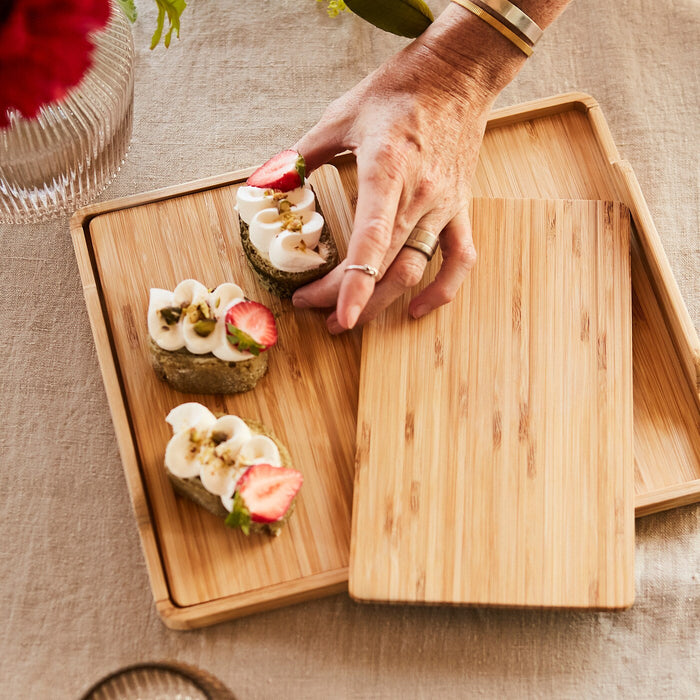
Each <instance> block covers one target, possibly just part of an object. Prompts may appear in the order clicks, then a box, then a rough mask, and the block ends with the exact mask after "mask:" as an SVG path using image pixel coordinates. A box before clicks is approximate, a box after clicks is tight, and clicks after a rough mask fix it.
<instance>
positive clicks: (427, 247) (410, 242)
mask: <svg viewBox="0 0 700 700" xmlns="http://www.w3.org/2000/svg"><path fill="white" fill-rule="evenodd" d="M404 246H408V247H409V248H415V249H416V250H420V252H421V253H424V254H425V255H426V256H427V258H428V260H430V259H431V258H432V257H433V255H435V251H436V250H437V247H438V237H437V236H436V235H435V234H434V233H432V232H430V231H426V230H425V229H424V228H418V227H416V228H414V229H413V231H411V233H410V235H409V236H408V238H407V239H406V242H405V243H404Z"/></svg>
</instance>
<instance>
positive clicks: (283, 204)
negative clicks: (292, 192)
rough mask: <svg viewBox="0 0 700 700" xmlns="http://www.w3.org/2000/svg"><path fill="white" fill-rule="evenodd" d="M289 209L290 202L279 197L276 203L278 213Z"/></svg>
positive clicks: (290, 207)
mask: <svg viewBox="0 0 700 700" xmlns="http://www.w3.org/2000/svg"><path fill="white" fill-rule="evenodd" d="M291 209H292V203H291V202H290V201H289V200H288V199H281V200H280V201H279V202H278V203H277V210H278V211H279V213H280V214H284V213H285V212H288V211H291Z"/></svg>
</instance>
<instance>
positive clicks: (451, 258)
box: [293, 7, 522, 333]
mask: <svg viewBox="0 0 700 700" xmlns="http://www.w3.org/2000/svg"><path fill="white" fill-rule="evenodd" d="M460 10H461V8H459V7H457V8H456V12H457V13H458V14H454V12H451V11H449V10H448V11H446V12H445V13H443V16H441V17H440V20H438V22H437V23H436V24H435V25H433V27H431V28H430V30H428V31H427V32H426V33H425V34H424V35H422V36H421V37H419V38H418V39H417V40H416V41H414V42H413V43H411V44H410V45H409V46H407V47H406V48H405V49H404V50H403V51H401V52H400V53H398V54H397V55H395V56H394V57H393V58H391V59H390V60H389V61H387V62H386V63H385V64H384V65H382V66H381V67H380V68H379V69H377V70H376V71H375V72H374V73H372V74H370V75H369V76H368V77H367V78H365V79H364V80H363V81H362V82H360V83H359V84H358V85H357V86H356V87H355V88H353V89H352V90H350V91H349V92H348V93H346V94H345V95H343V96H342V97H340V98H339V99H338V100H336V101H335V102H333V103H332V104H331V105H330V106H329V108H328V109H327V110H326V112H325V114H324V115H323V117H322V119H321V120H320V121H319V122H318V124H317V125H316V126H315V127H314V128H313V129H311V131H309V132H308V133H307V134H306V135H305V136H303V137H302V138H301V139H300V140H299V142H298V143H297V144H296V145H295V146H294V149H295V150H297V151H298V152H299V153H301V154H302V155H303V156H304V158H305V160H306V164H307V169H308V170H309V171H310V170H313V169H314V168H316V167H318V166H319V165H321V164H322V163H324V162H326V161H327V160H329V159H330V158H331V157H332V156H333V155H335V154H336V153H338V152H340V151H343V150H346V149H349V150H351V151H353V152H354V153H355V155H356V158H357V171H358V200H357V208H356V213H355V221H354V226H353V232H352V236H351V239H350V243H349V246H348V254H347V257H346V259H345V261H343V262H342V263H341V264H340V265H339V266H338V267H337V268H335V270H333V271H332V272H330V273H329V274H328V275H326V276H325V277H323V278H322V279H320V280H317V281H316V282H313V283H312V284H309V285H307V286H305V287H303V288H301V289H300V290H298V291H297V292H296V293H295V295H294V297H293V302H294V305H295V306H297V307H319V308H329V307H333V306H335V307H336V308H335V311H334V312H333V313H331V315H330V316H329V318H328V322H327V323H328V328H329V329H330V331H331V332H334V333H339V332H341V331H343V330H345V329H348V328H352V327H353V326H355V324H356V323H358V322H359V323H364V322H366V321H368V320H370V319H372V318H374V317H375V316H377V315H378V314H379V313H380V312H381V311H382V310H383V309H384V308H386V307H387V306H388V305H389V304H391V303H392V302H393V301H394V300H395V299H396V298H397V297H399V296H401V295H402V294H403V293H404V292H405V291H406V290H407V289H410V288H411V287H413V286H414V285H416V284H417V283H418V282H419V281H420V280H421V278H422V277H423V272H424V270H425V267H426V264H427V257H426V255H425V254H423V253H421V252H420V251H417V250H415V249H413V248H408V247H403V246H404V243H405V242H406V239H407V238H408V236H409V234H410V233H411V231H412V230H413V229H414V228H416V227H419V228H421V229H424V230H427V231H430V232H432V233H434V234H435V235H438V234H439V243H440V248H441V250H442V257H443V261H442V266H441V268H440V270H439V272H438V273H437V275H436V277H435V279H434V280H433V281H432V282H431V283H430V284H429V285H428V286H427V287H426V288H425V289H424V290H423V291H422V292H421V293H420V294H418V295H417V296H416V297H415V298H414V299H413V300H412V301H411V303H410V306H409V313H410V314H411V315H412V316H413V317H414V318H418V317H420V316H423V315H424V314H426V313H428V312H429V311H432V310H433V309H435V308H437V307H438V306H440V305H442V304H445V303H447V302H449V301H451V300H452V299H453V298H454V296H455V295H456V293H457V291H458V290H459V287H460V286H461V284H462V282H463V281H464V279H465V278H466V276H467V274H468V272H469V270H470V268H471V267H472V266H473V265H474V262H475V260H476V251H475V249H474V244H473V241H472V235H471V226H470V222H469V216H468V208H467V207H468V203H469V200H470V197H471V190H470V183H471V179H472V176H473V174H474V170H475V168H476V162H477V156H478V151H479V146H480V144H481V140H482V137H483V133H484V128H485V125H486V118H487V115H488V112H489V109H490V106H491V104H492V102H493V100H494V99H495V97H496V95H497V94H498V92H499V91H500V89H501V87H502V86H503V85H505V84H506V83H507V82H508V80H510V78H511V77H512V75H514V74H515V72H516V71H517V69H518V68H519V66H520V65H521V63H522V58H521V56H520V55H519V54H518V53H517V51H516V52H513V51H512V46H510V45H508V46H505V47H504V46H502V45H500V44H499V43H498V39H499V38H500V37H498V36H496V37H492V36H489V35H488V34H486V37H487V40H484V28H486V29H489V28H488V27H487V26H486V25H483V23H481V24H482V25H483V26H480V24H479V23H478V20H477V24H475V23H474V22H473V18H472V16H471V15H468V14H467V15H466V16H465V15H464V14H459V11H460ZM445 15H447V21H445V20H444V17H445ZM455 18H456V19H455ZM441 21H442V22H443V24H442V25H439V22H441ZM436 25H437V26H436ZM457 32H459V34H457ZM470 32H471V34H472V37H473V41H474V42H477V41H478V42H479V43H478V47H479V48H478V49H473V48H472V47H471V46H468V49H469V52H468V54H467V55H465V54H464V53H463V52H462V51H460V50H455V49H454V48H453V47H454V45H455V44H454V42H455V40H458V42H459V43H458V44H457V45H459V46H462V47H463V45H464V42H465V36H467V37H468V36H469V33H470ZM489 41H492V42H495V45H496V53H499V52H501V53H500V55H499V61H500V63H498V64H495V63H494V62H493V57H492V56H490V55H489V53H488V52H489V49H490V48H491V49H492V48H493V47H489V45H488V42H489ZM467 44H469V42H468V41H467ZM506 44H508V42H506ZM504 51H505V52H506V55H503V52H504ZM365 264H367V265H371V266H373V267H375V268H377V270H378V271H379V275H378V276H377V280H378V281H377V282H376V284H375V279H374V278H373V277H372V276H370V275H367V274H366V273H364V272H362V271H360V270H347V269H346V268H347V266H348V265H365Z"/></svg>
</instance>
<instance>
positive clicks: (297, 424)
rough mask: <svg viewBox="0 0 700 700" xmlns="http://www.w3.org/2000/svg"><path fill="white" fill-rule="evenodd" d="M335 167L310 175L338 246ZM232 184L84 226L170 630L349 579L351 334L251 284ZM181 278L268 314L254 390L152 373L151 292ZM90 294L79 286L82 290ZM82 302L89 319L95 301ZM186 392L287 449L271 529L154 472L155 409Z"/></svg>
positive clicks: (159, 417) (129, 459) (355, 363)
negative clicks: (223, 289)
mask: <svg viewBox="0 0 700 700" xmlns="http://www.w3.org/2000/svg"><path fill="white" fill-rule="evenodd" d="M334 173H335V171H334V170H333V169H332V168H330V167H328V168H326V169H325V170H324V171H321V172H319V173H318V175H317V176H316V177H315V181H316V183H317V186H318V195H319V200H320V201H321V204H322V206H323V205H324V204H325V203H328V204H329V212H328V213H327V215H326V216H327V219H328V222H329V225H330V226H331V229H332V231H334V232H338V234H339V236H340V239H339V240H338V241H337V242H338V247H339V249H340V252H341V253H342V254H344V250H345V241H344V239H343V232H345V231H347V218H348V216H349V214H348V211H347V210H343V207H342V206H340V205H339V204H338V203H334V204H333V206H330V202H327V200H326V198H327V197H328V193H329V192H330V191H337V189H338V182H337V175H335V174H334ZM333 178H336V180H335V181H333ZM217 184H218V183H217ZM236 189H237V184H233V185H228V186H224V187H214V188H213V189H212V188H204V189H202V190H201V191H197V192H194V193H192V194H188V195H187V196H186V197H178V196H173V195H174V194H175V193H174V192H173V191H172V190H170V192H169V193H168V196H166V197H165V198H163V199H162V200H160V201H155V202H151V203H148V204H146V203H145V202H142V201H140V200H139V199H138V198H136V199H133V200H131V204H132V206H129V207H127V208H123V209H119V210H116V211H112V212H109V213H104V214H99V213H98V214H97V215H96V216H95V217H94V218H92V219H91V221H90V223H89V236H90V238H89V242H90V246H91V250H92V255H93V260H92V261H91V262H92V264H93V265H94V268H95V270H96V272H97V274H98V276H99V279H100V293H101V301H102V309H101V310H102V311H103V313H104V319H105V320H106V323H107V329H106V330H107V331H109V336H108V335H107V332H106V330H105V329H104V328H101V329H99V332H98V333H96V335H95V337H96V342H97V344H98V345H100V346H101V356H104V357H110V358H111V355H112V353H114V358H115V359H116V364H118V367H119V373H118V379H117V381H115V376H114V375H115V374H116V372H115V373H112V371H111V369H112V368H111V367H110V368H108V370H109V371H108V372H106V373H105V376H106V378H107V377H109V381H108V382H107V383H106V386H107V390H108V392H109V393H110V394H111V395H112V396H114V394H115V393H116V392H117V391H119V392H120V397H119V398H115V399H114V400H113V401H112V403H113V404H114V405H116V406H119V405H120V401H121V400H123V404H124V406H125V408H126V410H125V411H124V413H126V414H128V416H129V418H130V425H128V426H127V424H126V423H125V421H124V420H122V418H123V417H124V415H123V412H122V411H119V412H118V415H117V418H116V419H115V427H116V429H117V431H118V432H119V433H121V435H122V440H120V442H121V443H129V438H127V431H129V430H130V433H131V436H132V437H133V443H135V446H136V450H137V452H138V464H139V466H140V472H139V470H138V469H137V468H134V467H135V460H134V455H133V454H127V455H126V458H125V467H126V468H127V472H128V474H129V480H130V482H131V481H136V480H139V479H140V478H141V475H142V478H143V480H144V481H145V489H146V490H147V492H148V495H149V505H150V510H151V515H150V516H148V517H149V518H150V517H152V518H153V523H154V530H155V533H157V538H158V546H159V550H160V556H161V558H162V563H163V570H164V574H165V579H166V580H167V587H168V595H166V596H163V595H162V590H161V587H160V586H159V588H158V591H157V594H156V600H157V605H158V607H159V609H160V610H161V613H162V614H163V617H164V619H165V620H166V622H168V623H169V624H172V625H174V626H178V627H187V626H191V625H192V618H191V617H190V616H188V615H184V616H183V615H182V614H179V613H178V612H176V609H180V610H181V609H187V608H196V607H197V606H199V605H200V604H203V603H210V602H212V601H217V600H219V601H225V602H224V605H223V606H222V607H223V608H225V610H224V612H223V615H224V616H228V617H231V615H232V614H235V613H241V612H251V611H253V610H261V609H265V608H266V607H271V606H276V605H279V604H283V603H284V602H285V601H295V600H302V599H305V598H308V597H313V596H318V595H320V594H322V593H323V592H333V591H335V590H337V588H338V585H339V584H341V585H343V586H344V585H345V583H344V582H345V581H346V579H347V559H348V548H349V530H350V501H351V488H352V468H353V454H354V434H355V416H356V402H357V383H358V372H359V334H357V333H354V334H348V335H345V336H343V337H338V338H335V339H334V338H330V337H329V336H328V333H327V331H326V328H325V323H324V319H323V317H321V316H320V315H318V314H314V313H312V312H310V311H309V312H302V313H299V312H293V311H292V307H291V303H290V302H289V301H280V300H279V299H276V298H275V297H272V296H271V295H270V294H269V293H267V292H266V291H265V290H263V289H262V288H261V287H259V286H258V283H257V281H256V279H255V277H254V275H253V273H252V272H251V271H250V269H249V268H248V266H247V263H246V260H245V257H244V255H243V253H242V251H241V249H240V243H239V241H238V223H237V214H236V212H235V211H234V205H235V192H236ZM336 199H337V197H336ZM324 200H326V201H324ZM343 216H345V219H344V220H343V219H342V218H340V217H343ZM338 234H337V235H338ZM83 262H85V261H83ZM187 277H194V278H195V279H198V280H200V281H203V282H205V283H207V284H208V285H210V286H215V285H217V284H219V283H221V282H224V281H236V282H237V283H239V284H240V285H241V286H242V287H243V289H244V290H245V291H246V293H247V294H248V296H250V297H251V298H254V299H257V300H260V301H262V302H263V303H265V304H266V305H267V306H269V307H270V308H271V309H272V310H273V312H274V313H275V315H276V316H277V318H278V328H279V333H280V339H279V342H278V345H277V347H276V348H274V350H272V351H270V357H269V363H270V367H269V371H268V374H267V375H266V376H265V377H264V378H263V379H262V380H261V381H260V383H259V384H258V386H257V387H256V388H255V390H254V391H252V392H248V393H245V394H240V395H235V396H227V397H223V396H191V395H183V394H179V393H178V392H175V391H174V390H172V389H171V388H170V387H169V386H167V385H166V384H164V383H162V382H160V381H159V380H158V379H157V378H156V376H155V374H154V372H153V370H152V369H151V367H150V363H149V357H148V351H147V328H146V325H145V318H146V310H147V307H148V295H149V289H150V287H163V288H168V289H172V288H174V286H175V285H176V284H177V283H178V282H179V281H180V280H181V279H185V278H187ZM89 292H90V290H89V289H87V288H86V296H87V297H88V299H91V298H92V297H93V295H92V294H91V293H89ZM89 303H90V302H89ZM98 303H99V302H98ZM90 311H91V316H93V317H94V316H96V315H97V309H95V308H94V307H92V308H91V309H90ZM108 338H109V339H108ZM110 341H111V346H110ZM188 400H198V401H200V402H201V403H204V404H206V405H207V406H209V408H210V409H211V410H213V411H215V412H221V413H224V412H225V413H234V414H237V415H241V416H245V417H250V418H254V419H256V420H260V421H261V422H262V423H264V424H265V425H267V426H269V427H270V428H271V429H272V430H273V431H274V432H275V433H276V434H277V435H278V436H279V437H280V439H281V440H282V441H283V442H284V443H285V444H286V445H287V446H288V448H289V450H290V453H291V454H292V457H293V460H294V463H295V465H296V466H297V467H298V468H299V469H301V471H302V472H303V473H304V475H305V484H304V487H303V489H302V491H301V494H300V497H299V498H298V500H297V508H296V511H295V513H294V516H293V517H292V519H291V520H290V522H289V524H288V526H287V528H286V529H285V531H284V532H283V534H282V535H281V536H280V537H279V538H274V539H272V538H268V537H250V538H246V537H245V536H244V535H242V534H241V533H238V532H234V531H232V530H229V529H228V528H226V527H225V526H224V524H223V521H222V520H220V519H217V518H215V517H214V516H212V515H210V514H209V513H207V512H205V511H203V510H202V509H200V508H198V507H197V506H196V505H194V504H192V503H190V502H189V501H186V500H184V499H181V498H178V497H176V496H175V494H174V492H173V490H172V488H171V487H170V485H169V483H168V480H167V477H166V474H165V470H164V467H163V454H164V449H165V445H166V444H167V441H168V439H169V437H170V430H169V428H168V426H167V424H166V423H165V422H164V418H165V416H166V415H167V413H168V411H169V410H170V409H171V408H172V407H174V406H176V405H178V404H179V403H182V402H184V401H188ZM133 496H134V498H133V501H134V506H135V510H136V513H137V519H138V520H139V522H140V521H141V520H142V515H141V513H142V512H143V513H145V512H146V510H145V508H144V506H143V502H142V499H141V496H142V493H135V494H133ZM149 540H150V538H149ZM147 556H149V557H151V556H153V552H152V551H149V553H148V555H147ZM154 591H155V588H154ZM159 594H160V595H159ZM210 607H211V606H210ZM199 613H200V615H201V616H202V620H204V621H206V620H212V619H220V617H219V616H220V614H221V613H218V612H217V606H214V610H213V611H212V610H201V611H199ZM194 624H197V621H195V623H194Z"/></svg>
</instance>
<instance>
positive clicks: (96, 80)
mask: <svg viewBox="0 0 700 700" xmlns="http://www.w3.org/2000/svg"><path fill="white" fill-rule="evenodd" d="M110 4H111V17H110V20H109V23H108V25H107V27H105V29H104V30H102V31H100V32H98V33H97V34H95V51H94V53H93V65H92V67H91V68H90V69H89V70H88V72H87V73H86V74H85V76H84V77H83V79H82V80H81V82H80V83H79V84H78V85H77V86H76V87H75V88H73V89H72V90H70V91H69V92H68V94H67V95H66V97H64V98H63V99H61V100H59V101H58V102H53V103H51V104H47V105H44V106H42V108H41V110H40V112H39V114H38V115H37V116H36V117H35V118H33V119H25V118H23V117H22V116H21V115H20V114H19V113H18V112H12V113H11V114H10V126H9V127H7V128H5V129H0V223H16V224H19V223H29V222H36V221H42V220H45V219H49V218H52V217H55V216H59V215H65V214H70V213H72V212H73V211H74V210H75V209H77V208H78V207H80V206H83V205H84V204H87V203H88V202H89V201H90V200H92V199H94V198H95V197H97V195H99V194H100V192H102V190H104V188H105V187H107V185H108V184H109V183H110V182H111V180H112V178H113V177H114V175H115V174H116V173H117V172H118V171H119V168H120V167H121V165H122V163H123V162H124V157H125V156H126V152H127V150H128V148H129V143H130V141H131V127H132V119H133V102H134V75H133V65H134V43H133V39H132V36H131V27H130V26H129V23H128V20H127V18H126V17H125V15H124V13H123V11H122V10H121V8H120V7H119V5H118V4H117V3H116V2H115V1H114V0H111V3H110Z"/></svg>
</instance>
